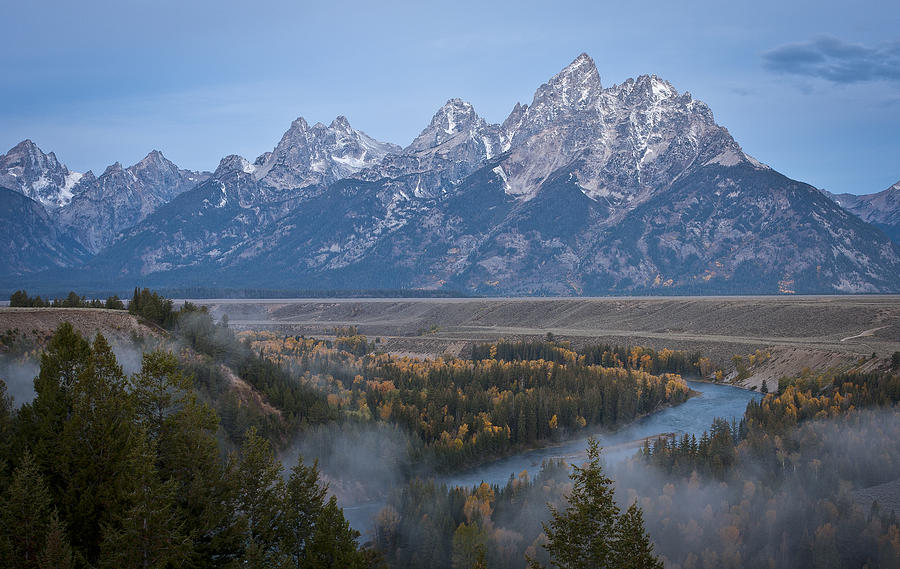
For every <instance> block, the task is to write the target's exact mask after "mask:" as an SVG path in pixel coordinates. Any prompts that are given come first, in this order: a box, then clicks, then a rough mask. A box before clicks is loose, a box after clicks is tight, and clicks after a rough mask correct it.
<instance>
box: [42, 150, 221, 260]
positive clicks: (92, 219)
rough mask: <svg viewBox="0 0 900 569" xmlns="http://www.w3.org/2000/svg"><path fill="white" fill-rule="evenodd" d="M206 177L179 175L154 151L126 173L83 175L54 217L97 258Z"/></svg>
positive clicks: (203, 174)
mask: <svg viewBox="0 0 900 569" xmlns="http://www.w3.org/2000/svg"><path fill="white" fill-rule="evenodd" d="M208 177H209V173H207V172H192V171H190V170H183V169H181V168H179V167H178V166H176V165H175V164H173V163H172V162H171V161H169V160H168V159H166V158H165V157H164V156H163V155H162V153H161V152H159V151H158V150H154V151H152V152H150V153H149V154H147V156H146V157H145V158H143V159H142V160H141V161H140V162H138V163H137V164H134V165H132V166H129V167H127V168H123V167H122V165H121V164H120V163H119V162H116V163H115V164H113V165H111V166H109V167H108V168H107V169H106V170H105V171H104V172H103V173H102V174H101V175H100V177H99V178H98V177H95V176H94V174H93V173H92V172H90V171H89V172H87V173H86V174H85V175H84V176H82V177H81V179H80V180H79V182H78V184H76V185H75V187H74V189H73V196H72V198H71V199H70V201H69V202H68V203H66V204H65V205H63V206H62V207H60V208H59V209H57V210H55V211H54V212H53V217H54V219H55V220H56V222H57V223H58V224H59V226H60V227H62V228H65V230H66V231H67V232H68V233H69V235H71V236H72V237H73V238H74V239H75V240H76V241H78V242H79V243H80V244H82V245H83V246H84V247H86V248H87V249H88V250H89V251H90V252H91V253H97V252H98V251H100V250H101V249H103V248H104V247H106V246H107V245H109V244H111V243H112V242H113V241H114V240H115V238H116V237H117V236H118V235H119V233H121V232H122V231H123V230H125V229H128V228H130V227H133V226H134V225H136V224H138V223H140V222H141V221H143V220H144V219H146V218H147V216H149V215H150V214H151V213H153V212H154V211H155V210H156V209H157V208H158V207H159V206H161V205H162V204H164V203H166V202H168V201H170V200H172V198H174V197H175V196H177V195H178V194H180V193H182V192H184V191H185V190H187V189H189V188H192V187H194V186H195V185H197V184H198V183H200V182H202V181H204V180H205V179H206V178H208Z"/></svg>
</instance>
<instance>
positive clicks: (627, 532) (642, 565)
mask: <svg viewBox="0 0 900 569" xmlns="http://www.w3.org/2000/svg"><path fill="white" fill-rule="evenodd" d="M613 550H614V552H615V557H616V567H620V568H621V569H663V564H662V562H661V561H660V560H659V559H657V558H656V557H655V556H654V555H653V544H652V543H650V537H649V536H648V535H647V532H646V531H645V530H644V514H643V512H641V509H640V508H639V507H638V505H637V503H636V502H635V503H633V504H631V506H630V507H629V508H628V510H626V511H625V513H624V514H622V515H621V516H620V517H619V521H618V524H617V526H616V537H615V541H614V542H613Z"/></svg>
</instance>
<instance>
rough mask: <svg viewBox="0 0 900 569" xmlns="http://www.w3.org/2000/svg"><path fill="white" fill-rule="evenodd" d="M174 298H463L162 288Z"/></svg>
mask: <svg viewBox="0 0 900 569" xmlns="http://www.w3.org/2000/svg"><path fill="white" fill-rule="evenodd" d="M160 292H161V293H163V294H165V295H166V296H169V297H171V298H238V299H239V298H246V299H257V298H462V297H467V296H469V295H467V294H466V293H463V292H460V291H457V290H420V289H333V290H320V289H270V288H216V287H180V288H165V289H160Z"/></svg>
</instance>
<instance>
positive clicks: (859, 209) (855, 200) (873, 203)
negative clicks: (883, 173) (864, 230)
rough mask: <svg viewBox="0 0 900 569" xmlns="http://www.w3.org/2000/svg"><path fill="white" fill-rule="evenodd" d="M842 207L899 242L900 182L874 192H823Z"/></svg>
mask: <svg viewBox="0 0 900 569" xmlns="http://www.w3.org/2000/svg"><path fill="white" fill-rule="evenodd" d="M825 195H827V196H828V197H829V198H831V199H833V200H834V201H835V202H837V204H838V205H840V206H841V207H842V208H844V209H846V210H847V211H849V212H850V213H852V214H854V215H856V216H857V217H859V218H860V219H862V220H863V221H865V222H867V223H871V224H872V225H874V226H875V227H878V228H879V229H881V230H882V231H884V232H885V233H886V234H887V236H888V237H890V238H891V239H892V240H893V241H894V242H895V243H900V182H897V183H896V184H894V185H893V186H891V187H889V188H887V189H886V190H882V191H880V192H878V193H874V194H865V195H860V196H857V195H853V194H832V193H830V192H825Z"/></svg>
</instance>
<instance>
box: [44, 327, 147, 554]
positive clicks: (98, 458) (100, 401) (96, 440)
mask: <svg viewBox="0 0 900 569" xmlns="http://www.w3.org/2000/svg"><path fill="white" fill-rule="evenodd" d="M126 386H127V383H126V380H125V375H124V373H123V372H122V368H121V366H119V364H118V361H117V360H116V357H115V354H113V352H112V349H111V348H110V346H109V344H108V343H107V341H106V339H105V338H104V337H103V336H102V335H101V334H97V336H96V338H95V339H94V342H93V344H92V346H91V351H90V355H89V358H88V364H87V366H86V367H85V368H84V370H82V372H81V373H80V374H79V376H78V379H77V381H76V382H75V383H74V384H73V385H72V386H71V388H70V390H69V391H70V394H69V396H70V398H71V406H72V407H71V408H72V410H71V416H70V417H69V419H68V420H67V421H66V422H65V424H64V426H63V431H62V436H61V437H60V445H59V456H57V457H56V459H57V460H58V462H59V465H60V467H59V468H60V472H61V474H62V475H63V480H64V486H63V488H62V496H61V503H60V506H61V509H62V511H61V513H62V514H63V517H64V519H65V520H66V521H67V522H68V523H69V524H70V526H71V528H72V534H71V535H72V537H73V541H74V543H73V545H74V546H75V547H76V549H78V550H80V551H82V552H83V553H84V554H85V555H86V557H87V560H88V562H93V561H94V560H95V559H96V557H97V555H98V554H99V546H100V541H101V533H102V532H101V524H105V523H109V522H110V520H111V519H113V518H115V517H116V515H118V514H119V512H120V511H121V509H122V508H123V505H124V502H123V494H124V492H127V491H128V485H127V483H128V481H129V476H130V475H132V474H133V473H132V472H131V465H132V464H133V462H132V460H131V458H132V455H133V452H134V447H135V445H136V444H138V443H139V442H140V438H141V436H143V435H140V436H139V435H138V433H137V432H136V425H135V414H134V405H133V400H132V398H131V397H130V395H129V393H128V391H127V389H126Z"/></svg>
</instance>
